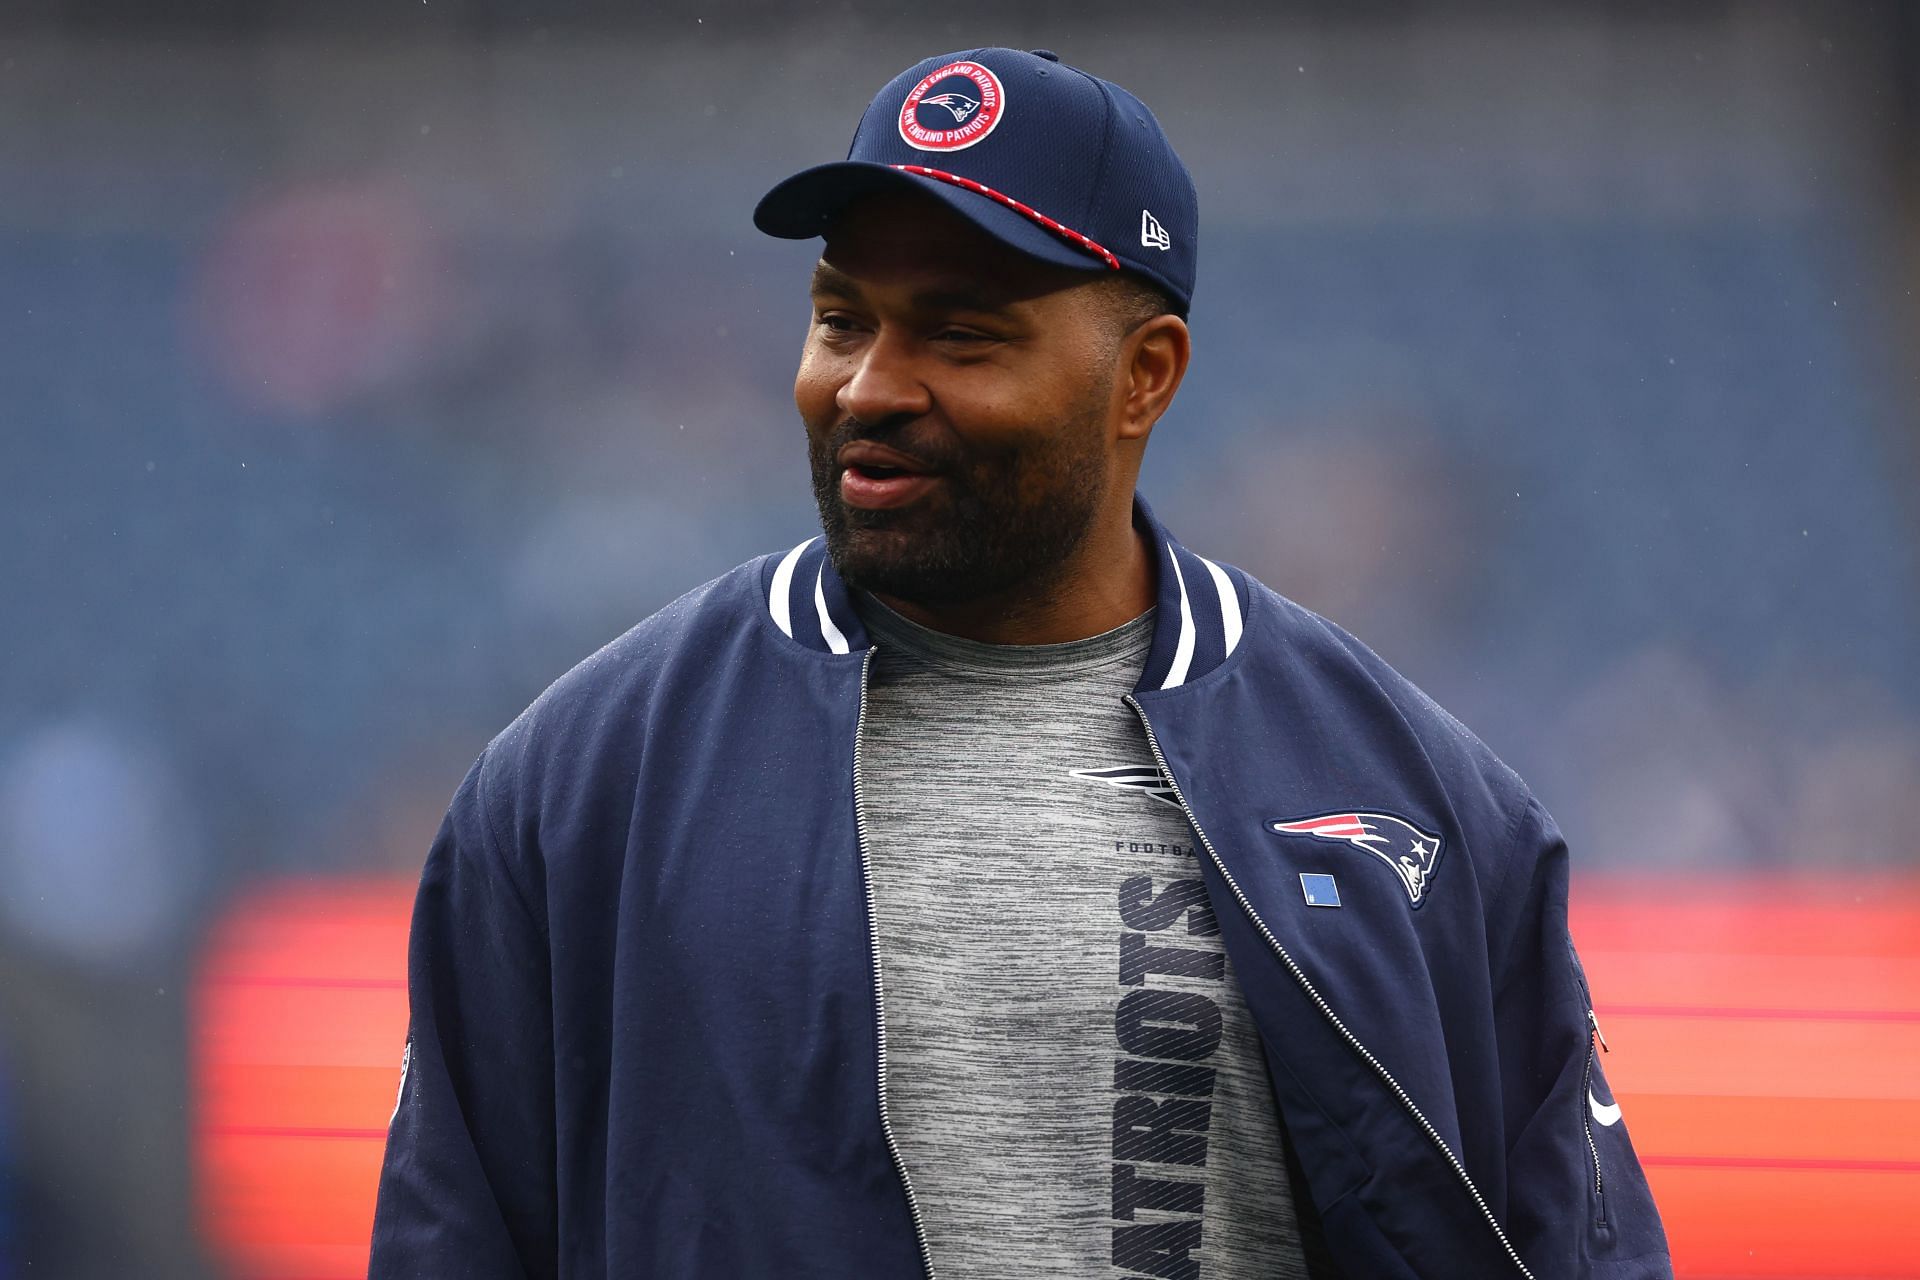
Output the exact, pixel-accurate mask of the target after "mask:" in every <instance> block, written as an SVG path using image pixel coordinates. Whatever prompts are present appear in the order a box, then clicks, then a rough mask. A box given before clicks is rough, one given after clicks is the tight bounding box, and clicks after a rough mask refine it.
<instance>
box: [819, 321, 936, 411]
mask: <svg viewBox="0 0 1920 1280" xmlns="http://www.w3.org/2000/svg"><path fill="white" fill-rule="evenodd" d="M834 403H835V404H837V405H838V406H839V408H840V412H842V413H844V414H846V415H847V416H848V417H850V418H852V419H854V420H855V421H856V422H865V423H868V424H869V425H879V424H881V423H884V422H887V421H889V420H890V419H898V418H907V419H911V418H917V417H920V416H921V415H922V414H924V413H926V412H927V411H928V410H929V409H931V408H932V407H933V396H932V394H931V393H930V392H929V391H928V390H927V386H926V383H924V382H923V381H921V378H920V373H919V369H918V366H917V364H916V362H915V360H914V355H913V350H912V347H911V344H910V342H909V341H908V340H907V339H906V337H905V335H902V334H899V333H898V332H895V333H888V332H887V331H886V330H885V329H882V330H881V331H880V332H879V333H876V334H875V335H874V338H873V340H872V341H871V342H869V343H867V345H866V349H865V350H864V351H862V352H861V353H860V360H859V363H858V364H857V365H856V366H855V367H854V370H853V376H852V377H850V378H848V379H847V380H846V381H845V382H843V383H842V384H840V390H839V392H838V393H836V395H835V396H834Z"/></svg>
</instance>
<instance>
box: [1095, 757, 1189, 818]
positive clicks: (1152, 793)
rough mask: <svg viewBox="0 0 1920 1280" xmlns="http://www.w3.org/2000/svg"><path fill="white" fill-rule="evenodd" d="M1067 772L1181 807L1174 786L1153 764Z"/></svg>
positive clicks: (1124, 765)
mask: <svg viewBox="0 0 1920 1280" xmlns="http://www.w3.org/2000/svg"><path fill="white" fill-rule="evenodd" d="M1067 772H1068V773H1070V774H1072V775H1073V776H1074V777H1076V778H1085V779H1087V781H1089V782H1104V783H1106V784H1107V785H1108V786H1110V787H1118V788H1120V789H1121V790H1122V791H1131V792H1133V794H1135V795H1137V796H1144V797H1147V798H1148V799H1152V800H1158V801H1160V802H1161V803H1162V804H1170V805H1172V806H1173V807H1174V808H1176V809H1178V808H1179V807H1180V801H1179V800H1177V799H1175V798H1174V794H1173V788H1172V787H1170V786H1168V785H1167V780H1166V779H1165V778H1163V777H1161V776H1160V770H1158V769H1157V768H1155V767H1154V766H1153V765H1151V764H1123V765H1120V766H1119V767H1118V768H1113V769H1069V770H1067Z"/></svg>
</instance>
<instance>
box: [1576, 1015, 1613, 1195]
mask: <svg viewBox="0 0 1920 1280" xmlns="http://www.w3.org/2000/svg"><path fill="white" fill-rule="evenodd" d="M1587 1021H1588V1022H1590V1023H1592V1024H1593V1035H1592V1037H1590V1038H1589V1039H1588V1040H1587V1072H1586V1079H1585V1081H1584V1082H1583V1083H1584V1086H1585V1087H1584V1089H1583V1090H1582V1092H1584V1093H1585V1094H1586V1097H1584V1098H1582V1099H1580V1123H1581V1124H1582V1125H1583V1126H1584V1127H1585V1129H1586V1131H1587V1153H1588V1154H1589V1155H1591V1156H1592V1157H1593V1199H1594V1203H1595V1204H1596V1205H1598V1207H1599V1211H1600V1221H1601V1222H1605V1221H1606V1220H1607V1187H1606V1180H1605V1178H1604V1177H1603V1176H1602V1175H1601V1173H1600V1147H1599V1145H1598V1144H1597V1143H1595V1142H1594V1140H1593V1059H1594V1054H1595V1053H1596V1052H1597V1050H1596V1049H1595V1048H1594V1041H1596V1040H1597V1041H1599V1044H1600V1048H1602V1049H1604V1048H1606V1047H1607V1038H1606V1037H1605V1036H1604V1035H1601V1034H1600V1018H1599V1015H1598V1014H1596V1013H1594V1011H1593V1010H1592V1009H1588V1010H1587Z"/></svg>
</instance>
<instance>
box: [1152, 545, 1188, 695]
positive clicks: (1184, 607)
mask: <svg viewBox="0 0 1920 1280" xmlns="http://www.w3.org/2000/svg"><path fill="white" fill-rule="evenodd" d="M1167 561H1168V563H1170V564H1172V565H1173V580H1174V581H1175V582H1176V583H1178V584H1179V586H1180V641H1179V643H1178V644H1176V645H1174V646H1173V665H1172V666H1171V667H1169V668H1167V678H1166V679H1165V680H1162V681H1161V682H1160V687H1161V688H1162V689H1171V688H1173V687H1174V686H1175V685H1177V684H1180V683H1182V682H1184V681H1185V680H1186V678H1187V668H1188V667H1189V666H1191V665H1192V663H1193V606H1192V605H1191V604H1189V603H1188V602H1187V579H1186V576H1185V575H1184V574H1182V573H1181V572H1180V557H1179V556H1178V555H1177V554H1175V552H1174V549H1173V544H1172V543H1171V542H1169V543H1168V544H1167Z"/></svg>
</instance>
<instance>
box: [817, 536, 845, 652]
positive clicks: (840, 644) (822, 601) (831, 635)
mask: <svg viewBox="0 0 1920 1280" xmlns="http://www.w3.org/2000/svg"><path fill="white" fill-rule="evenodd" d="M826 573H827V562H826V561H825V560H824V559H823V560H821V561H820V569H819V571H818V572H817V573H815V574H814V575H813V607H814V609H815V610H816V611H817V612H818V613H819V614H820V634H821V635H822V636H824V637H826V641H827V648H829V649H831V650H833V651H834V652H835V653H845V652H847V638H846V636H845V635H843V634H841V631H840V628H838V627H836V626H834V625H833V618H832V617H831V616H830V615H829V614H828V613H827V592H826V588H825V587H823V586H822V585H821V580H822V579H823V578H825V577H826Z"/></svg>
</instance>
